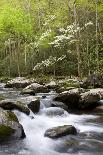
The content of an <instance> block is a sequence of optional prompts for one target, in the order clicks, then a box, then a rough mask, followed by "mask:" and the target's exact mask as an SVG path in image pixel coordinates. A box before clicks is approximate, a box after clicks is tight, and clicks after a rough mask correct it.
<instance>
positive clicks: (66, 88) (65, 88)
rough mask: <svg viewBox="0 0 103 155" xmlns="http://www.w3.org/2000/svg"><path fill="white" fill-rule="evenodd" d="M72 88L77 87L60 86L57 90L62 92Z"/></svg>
mask: <svg viewBox="0 0 103 155" xmlns="http://www.w3.org/2000/svg"><path fill="white" fill-rule="evenodd" d="M71 89H75V87H58V88H57V89H56V92H57V93H62V92H64V91H69V90H71Z"/></svg>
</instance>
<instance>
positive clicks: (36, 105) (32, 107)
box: [28, 99, 40, 113]
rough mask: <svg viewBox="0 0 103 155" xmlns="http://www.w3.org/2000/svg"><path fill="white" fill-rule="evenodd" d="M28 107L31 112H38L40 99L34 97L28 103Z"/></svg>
mask: <svg viewBox="0 0 103 155" xmlns="http://www.w3.org/2000/svg"><path fill="white" fill-rule="evenodd" d="M28 108H29V109H30V110H31V111H32V112H33V113H38V112H39V110H40V100H39V99H34V100H32V101H31V102H30V103H29V104H28Z"/></svg>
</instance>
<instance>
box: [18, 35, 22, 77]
mask: <svg viewBox="0 0 103 155" xmlns="http://www.w3.org/2000/svg"><path fill="white" fill-rule="evenodd" d="M19 53H20V40H19V37H18V47H17V70H18V76H19V77H20V76H21V74H20V64H19Z"/></svg>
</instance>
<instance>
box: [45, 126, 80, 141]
mask: <svg viewBox="0 0 103 155" xmlns="http://www.w3.org/2000/svg"><path fill="white" fill-rule="evenodd" d="M71 134H72V135H76V134H77V130H76V128H75V127H74V126H72V125H64V126H58V127H54V128H51V129H48V130H47V131H46V132H45V134H44V136H45V137H49V138H52V139H54V138H60V137H62V136H66V135H71Z"/></svg>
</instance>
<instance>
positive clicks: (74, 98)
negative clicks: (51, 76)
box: [54, 88, 85, 109]
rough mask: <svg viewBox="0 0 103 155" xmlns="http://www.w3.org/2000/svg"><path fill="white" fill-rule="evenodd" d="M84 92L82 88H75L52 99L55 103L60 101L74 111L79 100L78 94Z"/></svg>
mask: <svg viewBox="0 0 103 155" xmlns="http://www.w3.org/2000/svg"><path fill="white" fill-rule="evenodd" d="M82 92H85V90H84V89H82V88H76V89H72V90H69V91H64V92H62V93H60V94H59V95H58V96H57V97H55V98H54V100H55V101H60V102H63V103H65V104H66V105H67V106H68V108H72V109H75V108H77V106H78V102H79V99H80V94H81V93H82Z"/></svg>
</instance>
